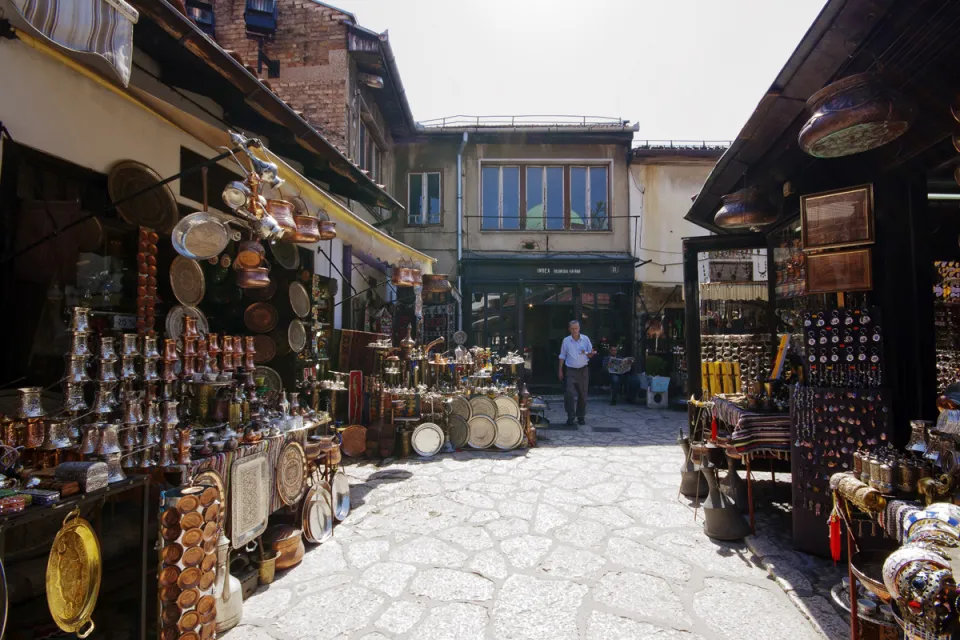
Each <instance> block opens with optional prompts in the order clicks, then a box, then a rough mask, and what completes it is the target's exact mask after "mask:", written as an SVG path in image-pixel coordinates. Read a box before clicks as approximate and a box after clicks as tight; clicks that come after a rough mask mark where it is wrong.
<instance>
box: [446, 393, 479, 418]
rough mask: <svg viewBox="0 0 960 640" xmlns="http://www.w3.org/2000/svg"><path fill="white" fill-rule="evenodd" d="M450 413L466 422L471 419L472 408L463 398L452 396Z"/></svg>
mask: <svg viewBox="0 0 960 640" xmlns="http://www.w3.org/2000/svg"><path fill="white" fill-rule="evenodd" d="M450 412H451V413H452V414H453V415H455V416H460V417H461V418H463V419H464V420H466V421H468V422H469V421H470V418H472V417H473V407H472V406H471V405H470V401H469V400H467V399H466V398H465V397H463V396H453V398H452V400H451V402H450Z"/></svg>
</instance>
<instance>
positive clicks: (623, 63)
mask: <svg viewBox="0 0 960 640" xmlns="http://www.w3.org/2000/svg"><path fill="white" fill-rule="evenodd" d="M327 1H328V4H332V5H334V6H336V7H339V8H341V9H344V10H346V11H349V12H351V13H354V14H355V15H356V16H357V19H358V20H359V22H360V24H361V25H362V26H364V27H366V28H368V29H373V30H376V31H378V32H380V31H384V30H387V29H389V31H390V42H391V44H392V46H393V51H394V54H395V55H396V57H397V64H398V66H399V68H400V76H401V78H402V79H403V84H404V87H405V88H406V91H407V99H408V100H409V102H410V107H411V109H412V110H413V117H414V118H415V119H417V120H427V119H430V118H437V117H441V116H449V115H456V114H467V115H504V114H517V115H519V114H537V115H540V114H554V115H556V114H564V115H566V114H571V115H593V116H613V117H620V118H624V119H628V120H630V121H631V122H639V123H640V131H639V132H638V133H637V134H636V136H635V137H636V138H637V139H657V140H665V139H673V140H704V139H705V140H728V139H732V138H734V137H736V134H737V133H738V132H739V131H740V128H741V127H742V125H743V123H744V122H746V119H747V118H748V117H749V115H750V113H751V112H752V111H753V109H754V107H756V105H757V102H758V101H759V100H760V97H761V96H762V95H763V94H764V93H765V92H766V90H767V89H768V88H769V87H770V84H771V83H772V82H773V79H774V78H775V77H776V74H777V72H779V71H780V69H781V68H782V67H783V64H784V63H785V62H786V61H787V58H789V57H790V54H791V53H792V52H793V50H794V48H795V47H796V46H797V44H798V43H799V42H800V39H801V38H802V37H803V34H804V33H806V31H807V29H808V28H809V26H810V25H811V23H812V22H813V20H814V18H816V16H817V14H818V13H819V12H820V9H821V8H822V7H823V5H824V4H825V0H576V1H574V0H327Z"/></svg>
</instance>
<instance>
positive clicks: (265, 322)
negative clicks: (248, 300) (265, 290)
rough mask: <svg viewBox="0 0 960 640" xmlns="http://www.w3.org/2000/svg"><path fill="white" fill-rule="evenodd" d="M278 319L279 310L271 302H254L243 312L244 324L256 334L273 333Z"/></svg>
mask: <svg viewBox="0 0 960 640" xmlns="http://www.w3.org/2000/svg"><path fill="white" fill-rule="evenodd" d="M278 318H279V314H277V308H276V307H274V306H273V305H272V304H270V303H269V302H254V303H253V304H252V305H250V306H249V307H247V310H246V311H244V312H243V324H245V325H246V326H247V328H248V329H250V331H254V332H256V333H269V332H270V331H273V328H274V327H276V326H277V320H278Z"/></svg>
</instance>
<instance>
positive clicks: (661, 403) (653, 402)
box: [647, 376, 670, 409]
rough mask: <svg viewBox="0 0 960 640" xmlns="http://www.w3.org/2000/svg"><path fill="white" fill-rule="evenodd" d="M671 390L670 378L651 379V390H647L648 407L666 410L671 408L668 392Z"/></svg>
mask: <svg viewBox="0 0 960 640" xmlns="http://www.w3.org/2000/svg"><path fill="white" fill-rule="evenodd" d="M669 388H670V378H668V377H666V376H653V377H651V378H650V388H649V389H647V407H649V408H651V409H666V408H668V407H669V406H670V402H669V400H668V399H667V391H668V389H669Z"/></svg>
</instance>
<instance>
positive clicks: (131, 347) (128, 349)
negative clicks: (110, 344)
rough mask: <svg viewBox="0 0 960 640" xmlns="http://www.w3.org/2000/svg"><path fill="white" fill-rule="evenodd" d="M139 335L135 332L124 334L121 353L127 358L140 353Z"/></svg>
mask: <svg viewBox="0 0 960 640" xmlns="http://www.w3.org/2000/svg"><path fill="white" fill-rule="evenodd" d="M138 337H139V336H137V334H135V333H125V334H123V347H121V351H120V355H121V356H123V357H125V358H130V357H136V356H139V355H140V349H139V347H138V344H137V343H138V340H137V339H138Z"/></svg>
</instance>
